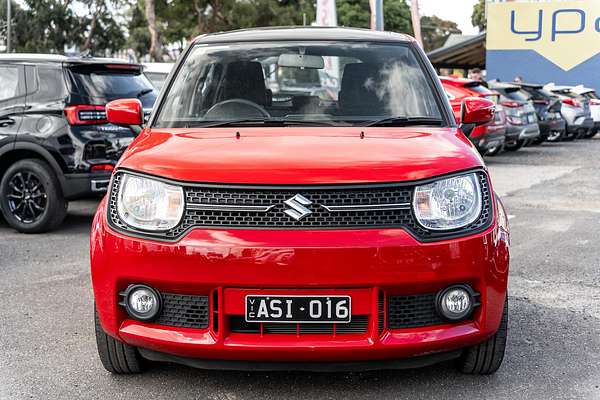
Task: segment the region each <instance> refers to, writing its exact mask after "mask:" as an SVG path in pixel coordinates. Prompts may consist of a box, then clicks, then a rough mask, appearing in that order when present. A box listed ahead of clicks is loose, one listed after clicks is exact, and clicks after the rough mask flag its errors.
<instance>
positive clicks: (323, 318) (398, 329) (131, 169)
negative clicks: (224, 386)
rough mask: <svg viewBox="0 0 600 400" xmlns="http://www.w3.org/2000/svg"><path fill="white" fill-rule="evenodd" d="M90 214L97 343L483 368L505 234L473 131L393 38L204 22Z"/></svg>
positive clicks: (119, 362)
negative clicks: (209, 30) (225, 28)
mask: <svg viewBox="0 0 600 400" xmlns="http://www.w3.org/2000/svg"><path fill="white" fill-rule="evenodd" d="M106 111H107V118H108V119H109V120H110V122H112V123H114V124H118V125H124V126H130V127H131V128H132V129H133V130H135V131H137V132H139V135H138V136H137V138H136V139H135V141H134V142H133V143H132V144H131V145H130V147H129V149H128V150H127V151H126V153H125V154H124V155H123V157H122V158H121V160H120V162H119V163H118V165H117V167H116V169H115V171H114V173H113V175H112V180H111V183H110V187H109V190H108V193H107V196H106V198H105V199H104V200H103V201H102V203H101V204H100V207H99V209H98V212H97V214H96V216H95V219H94V224H93V229H92V236H91V268H92V280H93V287H94V295H95V307H96V310H95V311H96V332H97V342H98V352H99V355H100V360H101V361H102V364H103V365H104V367H105V368H106V369H107V370H109V371H110V372H113V373H135V372H139V371H141V370H142V369H143V367H144V361H145V360H153V361H168V362H175V363H181V364H185V365H189V366H193V367H200V368H215V369H251V370H272V369H284V370H294V369H300V370H310V371H315V370H317V371H318V370H325V371H329V370H336V371H337V370H355V369H359V370H365V369H388V368H406V367H418V366H424V365H428V364H432V363H435V362H440V361H445V360H451V359H454V360H456V364H457V366H458V368H459V369H460V370H461V371H464V372H466V373H475V374H489V373H493V372H495V371H496V370H497V369H498V368H499V366H500V364H501V362H502V358H503V355H504V348H505V344H506V334H507V275H508V265H509V247H508V246H509V233H508V226H507V219H506V216H505V212H504V210H503V206H502V204H501V202H500V201H499V199H498V198H497V197H496V195H495V194H494V191H493V188H492V184H491V181H490V177H489V175H488V171H487V169H486V167H485V165H484V164H483V161H482V159H481V157H480V156H479V155H478V153H477V151H476V150H475V148H474V147H473V145H472V144H471V143H470V141H469V139H468V137H467V136H468V134H469V133H470V131H472V129H473V128H474V127H475V126H477V125H480V124H485V123H488V122H489V121H490V120H491V119H492V118H493V113H494V105H493V103H491V102H490V101H488V100H486V99H483V98H466V99H464V101H463V105H462V116H461V123H462V125H461V126H457V125H456V123H455V119H454V115H453V113H452V109H451V108H450V105H449V103H448V100H447V98H446V95H445V94H444V90H443V88H442V86H441V84H440V82H439V80H438V78H437V76H436V73H435V71H434V69H433V68H432V66H431V64H430V63H429V61H428V60H427V58H426V57H425V55H424V53H423V51H422V50H421V49H420V47H419V46H418V45H417V44H416V42H415V41H414V40H413V39H412V38H411V37H409V36H406V35H402V34H395V33H385V32H373V31H368V30H358V29H344V28H274V29H257V30H242V31H235V32H229V33H218V34H211V35H206V36H201V37H199V38H197V39H196V40H194V41H193V43H192V44H191V45H190V46H189V47H188V48H187V50H186V51H185V52H184V54H182V56H181V57H180V60H179V62H178V63H177V65H176V66H175V68H174V69H173V72H172V73H171V76H170V77H169V78H168V80H167V82H166V84H165V86H164V87H163V89H162V93H161V95H160V97H159V99H158V101H157V103H156V106H155V109H154V111H153V113H152V115H151V116H150V118H149V120H148V121H147V122H144V119H143V112H142V107H141V105H140V102H139V101H138V100H136V99H125V100H116V101H113V102H111V103H109V104H108V105H107V107H106Z"/></svg>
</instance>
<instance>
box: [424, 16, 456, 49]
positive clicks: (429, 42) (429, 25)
mask: <svg viewBox="0 0 600 400" xmlns="http://www.w3.org/2000/svg"><path fill="white" fill-rule="evenodd" d="M452 33H462V31H461V30H460V29H458V25H457V24H456V22H453V21H447V20H444V19H441V18H438V17H437V16H435V15H432V16H427V15H424V16H422V17H421V34H422V36H423V48H424V50H425V51H431V50H434V49H437V48H438V47H442V46H443V45H444V43H445V42H446V39H448V36H450V34H452Z"/></svg>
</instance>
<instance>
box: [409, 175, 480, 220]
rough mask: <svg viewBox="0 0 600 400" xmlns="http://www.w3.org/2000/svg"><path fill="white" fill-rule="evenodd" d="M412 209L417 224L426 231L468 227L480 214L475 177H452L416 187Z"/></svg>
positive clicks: (478, 191)
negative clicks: (426, 229)
mask: <svg viewBox="0 0 600 400" xmlns="http://www.w3.org/2000/svg"><path fill="white" fill-rule="evenodd" d="M413 208H414V211H415V215H416V217H417V221H419V223H420V224H421V225H423V226H424V227H425V228H428V229H432V230H448V229H457V228H462V227H464V226H466V225H469V224H470V223H471V222H473V221H475V220H476V219H477V217H479V214H480V213H481V188H480V186H479V180H478V179H477V175H476V174H474V173H472V174H468V175H461V176H455V177H452V178H447V179H442V180H439V181H436V182H433V183H429V184H427V185H422V186H417V187H416V189H415V197H414V201H413Z"/></svg>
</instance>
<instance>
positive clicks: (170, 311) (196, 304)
mask: <svg viewBox="0 0 600 400" xmlns="http://www.w3.org/2000/svg"><path fill="white" fill-rule="evenodd" d="M161 296H162V300H163V304H162V311H161V313H160V315H159V317H158V318H157V319H156V320H154V322H153V323H155V324H159V325H168V326H175V327H179V328H197V329H206V328H208V296H191V295H184V294H172V293H161Z"/></svg>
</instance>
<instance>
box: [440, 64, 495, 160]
mask: <svg viewBox="0 0 600 400" xmlns="http://www.w3.org/2000/svg"><path fill="white" fill-rule="evenodd" d="M440 81H441V82H442V86H443V87H444V90H445V91H446V95H447V96H448V99H449V100H450V105H451V106H452V111H453V112H454V117H455V119H456V122H457V123H460V113H461V108H462V102H463V100H464V99H465V98H467V97H484V98H487V99H489V100H491V101H493V102H494V103H495V104H496V112H495V114H494V119H493V120H492V121H490V122H489V123H487V124H484V125H480V126H477V127H475V128H474V129H473V131H472V132H471V134H470V135H469V139H470V140H471V142H473V144H474V145H475V147H477V150H479V152H480V153H481V154H482V155H490V156H493V155H496V154H498V153H500V152H501V151H502V148H503V147H504V140H505V135H506V112H505V111H504V108H503V107H502V106H501V105H500V104H498V103H499V101H498V99H499V97H500V94H499V93H498V92H494V91H492V90H490V89H488V88H487V87H485V86H483V85H482V83H481V82H479V81H475V80H472V79H464V78H453V77H447V76H442V77H440Z"/></svg>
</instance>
